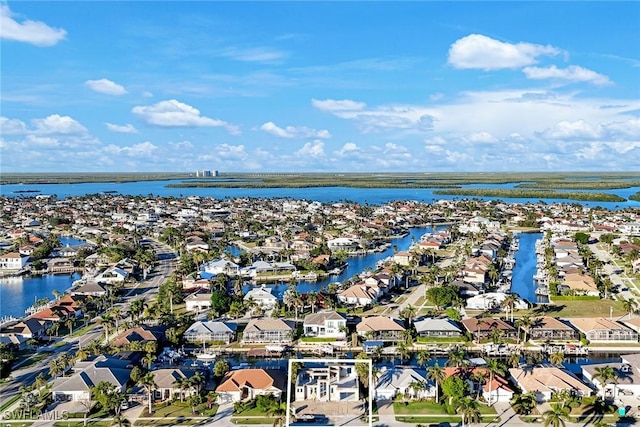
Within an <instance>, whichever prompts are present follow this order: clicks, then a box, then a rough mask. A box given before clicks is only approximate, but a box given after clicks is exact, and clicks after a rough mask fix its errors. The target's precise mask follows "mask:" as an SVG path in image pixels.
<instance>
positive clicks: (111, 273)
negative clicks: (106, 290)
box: [95, 267, 129, 284]
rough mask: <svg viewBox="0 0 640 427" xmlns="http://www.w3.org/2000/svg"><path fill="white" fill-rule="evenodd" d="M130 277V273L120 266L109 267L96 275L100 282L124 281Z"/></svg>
mask: <svg viewBox="0 0 640 427" xmlns="http://www.w3.org/2000/svg"><path fill="white" fill-rule="evenodd" d="M128 277H129V273H127V272H126V271H124V270H123V269H121V268H118V267H109V268H107V269H106V270H104V271H103V272H102V273H100V274H98V275H97V276H96V277H95V281H96V282H98V283H109V284H113V283H122V282H124V281H125V280H126V279H127V278H128Z"/></svg>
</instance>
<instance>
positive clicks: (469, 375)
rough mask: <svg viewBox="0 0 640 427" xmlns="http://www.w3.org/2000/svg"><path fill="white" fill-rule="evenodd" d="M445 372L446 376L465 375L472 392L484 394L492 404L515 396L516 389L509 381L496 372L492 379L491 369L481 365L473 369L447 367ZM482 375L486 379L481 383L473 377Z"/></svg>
mask: <svg viewBox="0 0 640 427" xmlns="http://www.w3.org/2000/svg"><path fill="white" fill-rule="evenodd" d="M444 374H445V376H446V377H450V376H452V375H456V376H461V377H463V378H464V379H465V381H467V383H468V384H469V391H470V393H471V394H482V397H484V399H485V401H487V402H490V403H491V404H493V403H495V402H505V403H506V402H509V401H510V400H511V399H512V398H513V394H514V391H513V389H512V388H511V386H509V381H507V380H506V379H505V378H503V377H502V376H501V375H498V374H494V376H493V380H491V374H490V373H489V371H488V370H487V369H486V368H483V367H481V366H479V367H474V368H471V369H466V368H464V369H463V368H454V367H447V368H444ZM480 375H482V377H483V378H484V380H483V381H482V382H481V383H480V384H479V383H478V382H477V381H475V380H474V379H473V377H474V376H477V377H479V376H480ZM478 387H481V389H478Z"/></svg>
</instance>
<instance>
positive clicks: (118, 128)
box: [105, 123, 138, 133]
mask: <svg viewBox="0 0 640 427" xmlns="http://www.w3.org/2000/svg"><path fill="white" fill-rule="evenodd" d="M105 125H106V126H107V129H109V130H110V131H111V132H117V133H138V129H136V128H135V127H134V126H133V125H132V124H130V123H127V124H126V125H115V124H113V123H105Z"/></svg>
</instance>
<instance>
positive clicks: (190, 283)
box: [182, 274, 211, 291]
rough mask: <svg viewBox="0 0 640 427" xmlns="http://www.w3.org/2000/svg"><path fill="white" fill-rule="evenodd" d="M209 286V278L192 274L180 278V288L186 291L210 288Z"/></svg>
mask: <svg viewBox="0 0 640 427" xmlns="http://www.w3.org/2000/svg"><path fill="white" fill-rule="evenodd" d="M210 288H211V282H209V279H203V278H201V277H194V276H193V275H192V274H190V275H188V276H187V277H185V278H184V279H182V289H184V290H186V291H189V290H197V289H210Z"/></svg>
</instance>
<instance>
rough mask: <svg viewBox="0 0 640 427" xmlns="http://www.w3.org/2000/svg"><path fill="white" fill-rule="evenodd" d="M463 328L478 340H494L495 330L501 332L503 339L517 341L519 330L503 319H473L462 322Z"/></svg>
mask: <svg viewBox="0 0 640 427" xmlns="http://www.w3.org/2000/svg"><path fill="white" fill-rule="evenodd" d="M462 326H464V328H465V329H466V330H467V331H468V332H470V333H471V334H473V336H474V337H476V339H480V340H486V339H489V338H492V336H493V334H494V333H495V332H494V331H495V330H498V331H500V337H501V338H507V339H516V338H517V333H518V332H517V330H516V328H514V327H513V326H511V325H510V324H509V323H507V322H505V321H504V320H502V319H494V318H492V317H479V318H478V317H471V318H469V319H463V320H462Z"/></svg>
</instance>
